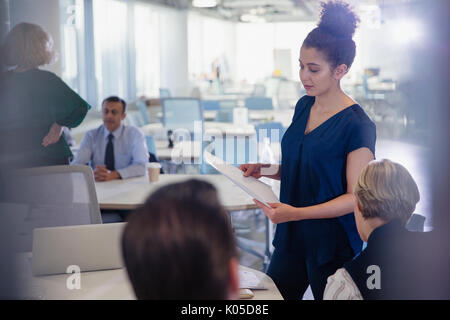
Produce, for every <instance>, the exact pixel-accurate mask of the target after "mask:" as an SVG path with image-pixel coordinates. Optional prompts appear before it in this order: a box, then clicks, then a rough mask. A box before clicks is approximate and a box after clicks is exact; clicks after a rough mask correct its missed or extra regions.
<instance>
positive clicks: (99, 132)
mask: <svg viewBox="0 0 450 320" xmlns="http://www.w3.org/2000/svg"><path fill="white" fill-rule="evenodd" d="M103 134H104V125H103V124H102V125H100V126H98V127H97V128H95V129H91V130H89V131H87V132H86V134H85V137H87V138H91V139H94V140H95V139H97V138H98V137H99V136H100V135H103Z"/></svg>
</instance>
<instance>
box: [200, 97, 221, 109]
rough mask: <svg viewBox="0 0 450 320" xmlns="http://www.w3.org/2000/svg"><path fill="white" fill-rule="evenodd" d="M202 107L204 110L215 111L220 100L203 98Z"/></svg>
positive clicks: (218, 107)
mask: <svg viewBox="0 0 450 320" xmlns="http://www.w3.org/2000/svg"><path fill="white" fill-rule="evenodd" d="M202 108H203V110H206V111H216V110H219V109H220V102H219V101H217V100H203V101H202Z"/></svg>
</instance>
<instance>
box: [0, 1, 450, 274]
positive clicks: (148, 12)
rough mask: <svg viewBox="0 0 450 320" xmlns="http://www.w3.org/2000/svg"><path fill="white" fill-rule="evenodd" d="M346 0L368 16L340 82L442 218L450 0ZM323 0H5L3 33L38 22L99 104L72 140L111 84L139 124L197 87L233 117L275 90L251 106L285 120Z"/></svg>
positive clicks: (205, 100)
mask: <svg viewBox="0 0 450 320" xmlns="http://www.w3.org/2000/svg"><path fill="white" fill-rule="evenodd" d="M347 2H349V3H350V4H352V5H353V6H354V7H355V8H356V11H357V13H358V14H359V16H360V18H361V23H360V25H359V28H358V29H357V31H356V34H355V38H354V39H355V42H356V47H357V54H356V59H355V62H354V63H353V65H352V68H351V69H350V72H349V73H348V75H346V76H345V77H344V78H343V81H342V86H343V89H344V90H345V91H346V92H348V93H349V94H350V95H352V97H353V98H354V99H355V100H356V101H358V102H359V104H360V105H361V107H362V108H363V109H364V110H365V111H366V112H367V114H368V115H369V116H370V117H371V119H372V120H373V121H374V122H375V123H376V126H377V146H376V157H377V158H389V159H391V160H393V161H396V162H399V163H401V164H402V165H404V166H405V167H406V168H407V169H408V170H409V171H410V172H411V174H412V175H413V177H414V179H415V180H416V181H417V184H418V186H419V190H420V193H421V201H420V202H419V204H418V206H417V208H416V212H417V213H419V214H421V215H423V216H425V217H426V221H425V229H426V230H431V229H433V228H435V227H437V226H436V225H435V223H434V219H440V220H436V221H439V223H440V224H441V225H442V226H443V225H445V223H448V218H446V216H444V215H443V213H444V212H446V211H448V208H449V207H450V203H449V198H448V195H446V193H445V192H444V191H442V190H447V191H446V192H448V190H449V167H448V163H449V161H448V160H449V154H448V147H449V143H448V138H449V132H448V126H447V124H448V120H449V117H448V116H449V110H448V105H449V103H450V99H449V97H448V86H449V78H448V77H449V71H450V70H448V66H449V64H448V56H449V42H448V30H449V28H448V14H449V12H450V10H449V3H448V1H445V0H441V1H426V0H348V1H347ZM319 6H320V1H317V0H192V1H191V0H134V1H131V0H128V1H125V0H39V1H35V0H13V1H12V0H1V1H0V19H1V21H0V22H1V23H0V27H1V29H0V32H1V34H0V35H1V37H2V40H3V38H4V36H5V35H6V33H7V32H8V31H9V30H10V29H11V28H12V27H13V26H14V25H16V24H18V23H20V22H31V23H36V24H39V25H41V26H42V27H43V28H44V29H45V30H46V31H48V32H49V33H50V34H51V35H52V36H53V39H54V48H55V50H56V51H57V52H59V59H58V61H57V62H56V63H54V64H52V65H50V66H48V67H46V69H47V70H49V71H52V72H54V73H56V74H57V75H58V76H60V77H61V78H62V79H63V80H64V81H65V82H66V83H67V84H68V85H69V86H70V87H71V88H72V89H73V90H75V91H76V92H77V93H78V94H79V95H80V96H81V97H83V98H84V99H85V100H86V101H87V102H88V103H89V104H90V105H91V106H92V110H90V111H89V113H88V115H87V117H86V119H85V120H84V121H83V123H82V124H81V125H80V126H79V127H78V128H76V129H74V130H72V132H71V134H72V136H73V138H74V141H75V142H74V144H75V146H76V144H79V143H80V141H81V139H82V137H83V135H84V133H85V132H87V131H88V130H90V129H92V128H95V127H97V126H98V125H99V124H100V123H101V101H102V99H103V98H105V97H106V96H110V95H118V96H121V97H124V98H125V100H126V101H127V102H128V103H129V111H128V113H129V114H128V117H127V118H128V119H129V120H128V121H130V122H129V123H130V124H134V125H137V126H143V125H145V124H152V123H159V122H161V121H162V119H161V118H162V117H163V116H164V115H162V114H161V113H162V99H164V98H170V97H172V98H173V97H191V98H196V99H199V101H201V103H202V109H203V112H207V111H209V112H210V114H208V115H206V114H205V113H204V118H205V121H215V120H220V121H227V120H223V119H226V114H227V110H228V109H227V108H230V106H231V108H235V107H247V108H248V110H251V109H252V106H251V99H250V100H249V98H266V99H268V100H258V103H259V106H260V109H266V108H265V107H264V106H263V105H264V103H266V102H263V101H269V103H268V107H267V109H269V110H271V111H272V113H269V116H267V117H265V116H261V117H259V116H256V115H257V114H256V113H254V115H253V118H252V117H249V122H250V124H252V125H254V126H258V125H260V124H264V123H268V122H273V121H276V122H279V123H281V125H282V126H283V127H284V129H285V128H286V127H287V126H288V125H289V121H290V120H291V118H292V115H293V108H294V106H295V103H296V101H297V100H298V99H299V97H301V96H302V95H303V94H304V93H305V91H304V89H303V87H302V85H301V83H300V82H299V75H298V73H299V62H298V58H299V49H300V46H301V43H302V41H303V39H304V38H305V37H306V35H307V33H308V32H309V31H310V30H311V29H312V28H313V27H314V25H315V21H317V20H318V17H317V14H318V8H319ZM142 107H144V108H142ZM224 114H225V116H224ZM283 115H284V116H283ZM207 118H209V119H207ZM228 121H231V122H233V119H232V118H231V120H228ZM235 121H236V119H235ZM153 137H154V138H155V139H157V137H156V136H155V135H153ZM163 138H165V137H163ZM153 143H154V142H153ZM150 144H151V143H150ZM149 150H150V148H149ZM251 223H252V224H251V225H250V229H252V231H251V232H250V233H249V237H253V238H255V237H256V238H257V237H258V235H257V231H258V230H259V229H258V228H259V227H260V226H264V224H263V223H261V222H258V220H252V222H251ZM447 226H448V224H447ZM445 230H447V229H445ZM2 234H3V232H2ZM3 243H4V241H1V244H3ZM5 250H6V249H5ZM258 263H262V262H258ZM2 274H3V272H2Z"/></svg>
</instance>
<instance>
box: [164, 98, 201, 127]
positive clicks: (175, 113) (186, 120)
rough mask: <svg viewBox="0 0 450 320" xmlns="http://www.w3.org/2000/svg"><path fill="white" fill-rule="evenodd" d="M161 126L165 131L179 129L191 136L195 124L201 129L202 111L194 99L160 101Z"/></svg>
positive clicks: (197, 101) (197, 100)
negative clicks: (161, 112)
mask: <svg viewBox="0 0 450 320" xmlns="http://www.w3.org/2000/svg"><path fill="white" fill-rule="evenodd" d="M161 105H162V111H163V118H162V122H163V126H164V128H165V129H166V130H172V131H173V132H174V133H175V131H176V130H178V129H181V130H185V131H188V132H189V133H191V135H193V133H194V129H195V123H196V122H198V123H199V124H200V125H201V129H203V109H202V106H201V103H200V100H199V99H196V98H166V99H162V100H161Z"/></svg>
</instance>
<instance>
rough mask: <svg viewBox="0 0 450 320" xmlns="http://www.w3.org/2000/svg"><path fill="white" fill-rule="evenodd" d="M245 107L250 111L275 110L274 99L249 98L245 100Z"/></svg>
mask: <svg viewBox="0 0 450 320" xmlns="http://www.w3.org/2000/svg"><path fill="white" fill-rule="evenodd" d="M245 107H246V108H247V109H249V110H273V103H272V98H268V97H248V98H245Z"/></svg>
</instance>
